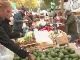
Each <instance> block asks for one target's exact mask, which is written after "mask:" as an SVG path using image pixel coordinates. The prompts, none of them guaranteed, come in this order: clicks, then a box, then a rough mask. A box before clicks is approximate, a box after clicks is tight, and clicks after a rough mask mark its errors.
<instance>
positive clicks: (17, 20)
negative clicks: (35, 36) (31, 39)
mask: <svg viewBox="0 0 80 60" xmlns="http://www.w3.org/2000/svg"><path fill="white" fill-rule="evenodd" d="M22 20H23V14H22V13H21V12H20V11H19V12H18V13H16V14H15V15H14V21H13V29H15V30H21V29H22V25H23V23H22Z"/></svg>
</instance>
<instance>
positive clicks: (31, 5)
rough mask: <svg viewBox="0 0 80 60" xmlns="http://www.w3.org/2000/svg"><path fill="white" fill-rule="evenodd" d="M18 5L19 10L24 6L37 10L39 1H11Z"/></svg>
mask: <svg viewBox="0 0 80 60" xmlns="http://www.w3.org/2000/svg"><path fill="white" fill-rule="evenodd" d="M10 1H11V2H14V3H16V4H17V8H20V7H21V6H22V5H23V6H25V7H26V8H37V7H38V4H37V0H10Z"/></svg>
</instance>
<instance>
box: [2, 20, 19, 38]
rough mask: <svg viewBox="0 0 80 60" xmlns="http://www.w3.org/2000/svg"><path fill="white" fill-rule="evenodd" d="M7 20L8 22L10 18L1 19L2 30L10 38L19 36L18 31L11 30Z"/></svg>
mask: <svg viewBox="0 0 80 60" xmlns="http://www.w3.org/2000/svg"><path fill="white" fill-rule="evenodd" d="M9 22H10V20H8V19H5V20H3V21H1V23H2V27H3V29H4V31H5V32H6V34H7V35H8V36H9V38H10V39H14V38H19V37H20V33H19V32H13V31H12V28H11V26H10V24H9Z"/></svg>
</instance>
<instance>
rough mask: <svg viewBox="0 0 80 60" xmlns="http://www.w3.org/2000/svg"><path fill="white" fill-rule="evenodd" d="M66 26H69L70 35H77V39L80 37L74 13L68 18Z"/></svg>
mask: <svg viewBox="0 0 80 60" xmlns="http://www.w3.org/2000/svg"><path fill="white" fill-rule="evenodd" d="M65 24H66V25H67V26H68V33H72V34H75V37H78V32H77V25H76V19H75V16H74V15H73V14H72V13H71V14H70V15H69V16H68V17H67V20H66V23H65Z"/></svg>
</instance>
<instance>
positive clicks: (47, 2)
mask: <svg viewBox="0 0 80 60" xmlns="http://www.w3.org/2000/svg"><path fill="white" fill-rule="evenodd" d="M43 1H44V2H45V4H46V5H47V4H49V6H50V3H51V2H54V3H55V5H56V6H59V5H60V2H59V1H60V0H43Z"/></svg>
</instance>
